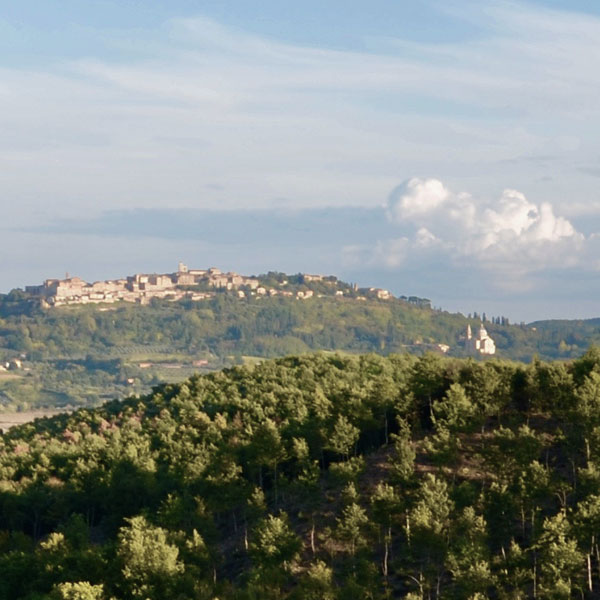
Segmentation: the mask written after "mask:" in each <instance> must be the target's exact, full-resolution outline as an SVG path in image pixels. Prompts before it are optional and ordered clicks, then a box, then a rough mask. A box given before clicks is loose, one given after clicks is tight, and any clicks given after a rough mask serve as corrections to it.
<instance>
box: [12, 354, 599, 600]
mask: <svg viewBox="0 0 600 600" xmlns="http://www.w3.org/2000/svg"><path fill="white" fill-rule="evenodd" d="M599 441H600V352H598V351H597V350H595V349H592V350H590V351H588V352H587V353H586V354H585V355H584V356H583V357H582V358H580V359H578V360H576V361H574V362H570V363H563V362H555V363H546V362H541V361H538V360H536V361H534V362H532V363H531V364H528V365H524V364H517V363H512V362H504V361H500V360H491V361H485V362H476V361H473V360H470V359H458V358H442V357H439V356H436V355H432V354H425V355H423V356H421V357H415V356H410V355H407V354H403V355H397V354H392V355H390V356H388V357H382V356H379V355H375V354H368V355H360V356H348V355H344V356H341V355H336V354H317V355H304V356H297V357H288V358H284V359H278V360H272V361H266V362H263V363H261V364H259V365H256V366H254V367H248V366H239V367H235V368H231V369H226V370H223V371H220V372H215V373H212V374H208V375H204V376H195V377H192V378H191V379H189V380H187V381H185V382H183V383H181V384H172V385H164V386H160V387H157V388H156V389H155V390H154V392H153V393H152V394H151V395H149V396H145V397H131V398H128V399H127V400H125V401H122V402H117V401H115V402H111V403H108V404H106V405H105V406H103V407H101V408H97V409H81V410H79V411H77V412H75V413H72V414H70V415H61V416H59V417H55V418H52V419H45V420H41V421H37V422H35V423H33V424H29V425H26V426H22V427H19V428H15V429H13V430H11V431H10V432H9V433H7V434H5V435H4V436H3V437H1V438H0V573H2V577H0V598H11V599H21V598H23V599H25V598H27V599H29V600H33V599H36V600H40V599H51V598H54V599H56V598H58V599H87V598H95V599H106V600H108V599H111V598H115V599H120V600H124V599H126V598H140V599H143V598H150V599H157V600H158V599H164V598H181V599H207V600H208V599H217V598H218V599H220V600H224V599H244V600H246V599H258V598H273V599H275V598H277V599H279V598H290V599H315V600H316V599H331V600H334V599H337V598H339V599H346V598H367V599H368V598H372V599H379V598H400V597H409V598H412V599H415V598H464V599H468V598H485V597H490V598H525V597H536V598H570V597H578V598H580V597H595V596H594V595H595V594H597V593H598V590H600V551H599V542H598V538H599V536H600V453H599V451H598V449H599V448H600V444H599V443H598V442H599Z"/></svg>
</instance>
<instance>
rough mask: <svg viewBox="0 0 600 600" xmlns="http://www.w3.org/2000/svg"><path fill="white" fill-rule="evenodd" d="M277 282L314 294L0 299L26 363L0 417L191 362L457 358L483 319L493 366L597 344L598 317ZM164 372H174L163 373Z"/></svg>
mask: <svg viewBox="0 0 600 600" xmlns="http://www.w3.org/2000/svg"><path fill="white" fill-rule="evenodd" d="M285 277H286V278H288V279H289V285H288V288H286V289H290V290H292V291H294V292H295V291H298V290H304V291H305V290H308V289H310V290H312V291H313V292H314V294H315V295H314V297H313V298H310V299H309V300H296V299H295V298H284V297H272V298H271V297H250V296H249V297H247V298H245V299H240V298H238V297H237V295H236V294H235V293H226V292H222V293H217V294H216V296H215V297H214V298H211V299H209V300H205V301H202V302H185V301H184V302H177V303H174V302H168V301H158V300H155V301H152V303H151V304H150V305H148V306H137V305H133V306H132V305H128V304H126V303H122V304H119V305H110V306H66V307H61V308H57V309H52V310H42V309H40V308H39V306H38V305H37V304H35V303H33V302H32V301H31V299H28V298H27V297H26V296H25V295H24V294H23V293H22V292H19V291H18V290H17V291H14V292H11V293H10V294H6V295H0V363H1V362H2V361H3V360H8V359H10V358H12V357H25V358H24V359H23V360H24V361H25V363H26V364H25V365H24V367H25V370H23V371H18V372H17V371H15V372H12V373H10V374H4V375H3V374H2V373H1V372H0V411H1V410H29V409H31V408H35V407H54V406H62V407H65V406H93V405H98V404H101V403H102V402H104V401H106V400H109V399H111V398H121V397H124V396H126V395H128V394H131V393H136V394H141V393H147V392H148V391H149V390H150V389H151V386H152V385H156V384H158V383H161V382H165V381H167V382H169V381H170V382H176V381H181V380H183V379H185V378H186V377H187V376H189V375H191V374H192V372H194V371H196V370H197V368H193V363H194V362H198V361H203V364H205V365H206V366H205V367H203V368H204V369H205V370H216V369H220V368H222V367H226V366H231V365H234V364H242V363H244V362H248V361H256V360H258V359H262V358H270V357H271V358H272V357H277V356H285V355H289V354H300V353H304V352H311V351H314V350H336V351H340V352H349V353H364V352H376V353H379V354H382V355H388V354H390V353H402V352H410V353H413V354H423V353H424V352H425V351H427V350H430V349H433V348H435V347H436V346H437V344H440V343H442V344H447V345H448V346H449V348H450V349H449V354H451V355H453V356H461V355H463V354H464V351H463V348H462V345H461V343H460V337H461V336H462V335H464V333H465V330H466V327H467V324H469V323H470V324H471V326H472V327H473V328H474V329H476V328H477V327H478V326H479V324H480V323H481V322H482V320H483V322H484V324H485V327H486V328H487V330H488V332H489V333H490V335H491V336H492V337H493V339H494V340H495V342H496V345H497V348H498V355H499V356H501V357H502V358H509V359H513V360H523V361H529V360H531V357H532V356H534V355H538V356H539V357H540V358H542V359H555V358H575V357H577V356H580V355H581V354H582V353H583V352H584V351H585V349H586V348H587V347H588V346H589V345H590V344H592V343H600V322H598V321H597V320H590V321H546V322H539V323H533V324H531V325H525V324H520V325H511V324H509V322H508V319H506V318H505V317H494V316H491V315H487V316H486V315H485V313H479V314H478V313H473V314H472V315H469V316H471V317H472V318H468V317H465V316H464V315H461V314H458V313H455V314H452V313H449V312H446V311H443V310H440V309H433V308H431V307H430V306H429V301H427V300H424V299H419V298H416V297H408V298H395V299H390V300H379V299H377V298H373V297H369V296H368V290H367V292H365V293H367V296H362V300H359V299H358V298H357V297H355V296H357V295H358V294H362V293H363V292H362V291H360V290H359V291H355V290H353V288H352V287H351V286H350V285H349V284H344V283H343V282H340V281H338V280H336V281H335V285H333V284H332V283H327V282H311V283H308V284H306V283H301V282H297V281H296V280H295V279H294V276H285ZM277 278H279V279H281V278H282V274H267V275H265V276H261V277H260V280H261V283H263V284H264V285H266V286H269V285H275V284H277V281H278V279H277ZM336 290H339V291H343V292H344V294H345V295H344V297H341V298H340V297H336V296H335V291H336ZM353 294H354V296H353ZM140 364H142V365H144V366H145V367H146V368H141V367H140ZM173 364H175V365H179V367H180V368H178V369H169V368H167V367H168V366H169V365H171V366H172V365H173ZM165 365H167V367H165Z"/></svg>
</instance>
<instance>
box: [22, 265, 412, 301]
mask: <svg viewBox="0 0 600 600" xmlns="http://www.w3.org/2000/svg"><path fill="white" fill-rule="evenodd" d="M295 277H296V279H297V282H296V283H301V284H303V288H304V289H293V290H292V289H286V287H287V286H288V280H287V279H280V280H277V281H275V282H273V281H271V283H272V284H273V283H274V285H267V284H263V283H262V282H261V279H260V278H259V277H248V276H244V275H239V274H238V273H234V272H227V273H224V272H222V271H221V270H220V269H217V268H215V267H212V268H209V269H190V268H188V267H187V265H185V264H184V263H179V265H178V268H177V271H175V272H174V273H151V274H149V273H137V274H135V275H130V276H128V277H125V278H122V279H111V280H105V281H96V282H94V283H87V282H86V281H84V280H83V279H81V278H79V277H69V276H67V277H65V279H46V281H44V282H43V283H42V284H41V285H34V286H27V287H26V288H25V292H26V293H27V294H29V295H31V296H33V297H35V298H39V299H40V302H41V305H42V306H43V307H44V308H52V307H58V306H65V305H72V304H100V303H114V302H120V301H123V302H132V303H138V304H148V303H149V302H150V300H152V299H153V298H158V299H164V300H171V301H177V300H182V299H189V300H192V301H199V300H205V299H207V298H211V297H213V296H214V295H215V292H216V291H217V290H218V291H230V292H232V293H235V294H236V295H237V296H238V297H239V298H244V297H246V296H277V295H280V296H288V297H296V298H298V299H302V300H307V299H309V298H312V297H313V296H314V295H315V292H314V290H312V289H307V288H308V287H310V284H313V283H316V282H323V283H327V284H329V286H328V287H329V288H330V290H329V291H330V293H329V294H328V295H335V296H344V294H345V293H347V291H346V292H345V291H344V289H338V288H339V287H344V285H338V284H341V282H339V281H338V279H337V278H336V277H328V276H325V275H311V274H307V273H304V274H300V275H298V276H295ZM267 279H269V278H267ZM289 287H292V286H289ZM351 291H352V292H353V294H354V297H355V298H356V299H358V300H366V298H367V296H368V297H374V298H378V299H380V300H389V299H391V298H393V295H392V294H391V293H390V292H389V291H388V290H384V289H381V288H373V287H371V288H361V289H360V290H359V289H358V288H357V287H356V286H353V287H352V288H351ZM320 295H323V294H320ZM407 300H409V301H410V300H411V299H407Z"/></svg>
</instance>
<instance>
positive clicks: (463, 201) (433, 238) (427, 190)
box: [346, 177, 595, 286]
mask: <svg viewBox="0 0 600 600" xmlns="http://www.w3.org/2000/svg"><path fill="white" fill-rule="evenodd" d="M385 211H386V216H387V219H388V221H389V222H390V223H392V224H393V225H394V226H395V227H396V228H397V232H398V235H397V237H393V238H388V239H380V240H378V241H376V242H375V243H373V244H371V245H370V246H369V245H353V246H348V247H347V248H346V258H347V260H348V261H349V262H350V263H352V262H353V261H357V260H358V261H363V262H364V261H366V262H368V263H369V264H371V265H384V266H386V267H387V268H391V269H402V268H405V267H407V266H408V265H411V266H412V267H414V266H415V265H416V264H418V265H421V266H422V268H423V269H426V268H428V266H431V265H432V264H436V265H437V266H438V267H439V265H446V266H447V267H448V269H452V270H457V269H462V268H472V269H478V270H480V271H482V272H485V273H486V274H487V275H488V279H493V277H492V275H493V274H495V275H497V276H499V279H498V280H497V281H496V282H495V283H496V285H499V286H513V285H523V284H524V278H525V277H526V276H528V275H529V274H532V273H537V272H541V271H544V270H545V269H549V268H551V269H569V268H573V267H576V266H580V267H582V266H584V263H585V261H587V260H589V254H590V253H591V251H592V246H593V245H594V240H595V238H594V237H593V236H590V237H588V238H586V236H584V235H583V234H582V233H581V232H579V231H577V230H576V228H575V227H574V226H573V224H572V223H571V222H570V221H569V220H568V219H566V218H565V217H563V216H560V215H556V214H555V211H554V208H553V206H552V205H551V204H550V203H548V202H541V203H539V204H536V203H534V202H532V201H530V200H528V199H527V198H526V196H525V195H524V194H523V193H521V192H519V191H517V190H513V189H505V190H504V191H503V192H502V194H501V195H500V197H499V198H497V199H491V200H486V199H482V198H476V197H474V196H472V195H471V194H469V193H467V192H459V193H456V192H453V191H452V190H450V189H449V188H448V187H447V186H446V185H444V183H442V182H441V181H440V180H438V179H421V178H416V177H415V178H412V179H409V180H407V181H405V182H404V183H402V184H401V185H399V186H397V187H396V188H395V189H394V190H393V191H392V193H391V194H390V195H389V198H388V200H387V203H386V205H385Z"/></svg>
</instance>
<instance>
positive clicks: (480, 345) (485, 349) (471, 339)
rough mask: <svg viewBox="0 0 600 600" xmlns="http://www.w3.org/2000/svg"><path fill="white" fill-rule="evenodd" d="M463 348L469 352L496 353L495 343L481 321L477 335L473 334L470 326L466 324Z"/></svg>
mask: <svg viewBox="0 0 600 600" xmlns="http://www.w3.org/2000/svg"><path fill="white" fill-rule="evenodd" d="M464 343H465V349H466V350H467V351H468V352H469V353H470V354H474V355H477V354H485V355H492V354H496V343H495V342H494V340H493V339H492V338H491V337H490V336H489V335H488V332H487V331H486V329H485V327H484V326H483V323H482V324H481V326H480V327H479V331H478V332H477V335H473V332H472V331H471V326H470V325H467V334H466V336H465V340H464Z"/></svg>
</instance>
